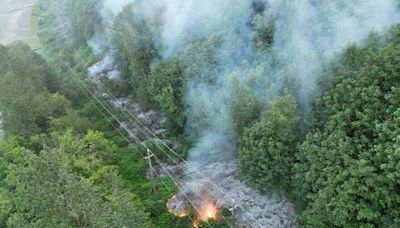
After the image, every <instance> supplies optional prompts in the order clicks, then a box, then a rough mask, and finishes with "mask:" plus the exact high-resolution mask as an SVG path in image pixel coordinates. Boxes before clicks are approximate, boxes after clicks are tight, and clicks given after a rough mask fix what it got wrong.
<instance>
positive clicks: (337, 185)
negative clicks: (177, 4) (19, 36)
mask: <svg viewBox="0 0 400 228" xmlns="http://www.w3.org/2000/svg"><path fill="white" fill-rule="evenodd" d="M389 1H390V0H388V2H389ZM155 2H156V1H155ZM196 2H197V1H196ZM221 2H226V1H221ZM235 2H236V3H237V4H234V6H229V5H230V4H229V3H226V4H227V6H229V7H228V8H229V9H230V11H227V12H226V14H224V16H221V17H222V19H220V18H219V17H218V18H217V19H215V18H213V17H211V18H208V19H205V22H204V23H205V24H206V25H207V26H203V27H202V25H203V24H201V23H199V26H198V27H196V26H193V27H192V26H191V27H190V29H191V30H190V32H191V33H190V34H184V35H182V36H179V37H174V38H177V39H178V38H179V39H180V40H178V41H179V43H178V41H176V40H174V41H173V43H174V45H175V46H174V48H173V49H166V48H165V45H166V43H167V42H171V39H166V38H165V37H166V35H165V34H164V33H163V32H164V30H165V28H166V27H167V25H166V24H167V23H165V22H164V21H163V20H164V17H163V15H167V14H168V12H169V11H168V10H166V9H164V8H162V7H156V4H155V3H154V2H153V1H151V3H154V5H155V6H149V5H148V4H146V1H140V0H137V1H134V2H133V3H126V4H123V5H124V6H123V7H121V9H120V10H118V11H115V10H113V9H108V10H107V6H108V4H109V1H102V0H85V1H69V0H58V1H53V0H38V1H37V2H36V3H35V5H34V8H33V12H32V29H33V30H34V32H35V33H36V34H37V36H38V37H39V39H40V41H41V45H42V46H43V50H42V51H41V53H40V54H39V53H37V52H35V51H33V50H31V49H30V47H29V46H28V45H26V44H24V43H22V42H14V43H12V44H9V45H6V46H3V45H0V113H1V118H2V125H1V127H2V128H3V131H4V136H3V137H2V138H1V139H0V227H189V226H190V224H191V223H192V222H193V221H191V220H192V218H193V217H194V214H195V213H196V211H192V212H191V213H190V215H189V216H187V217H183V218H179V217H176V216H174V215H173V214H171V213H169V211H168V208H166V207H165V203H166V202H167V200H168V199H169V198H170V197H171V196H172V195H174V194H175V193H176V191H177V188H178V187H179V186H177V185H178V184H177V183H176V182H174V179H173V178H168V177H163V176H162V175H157V176H156V177H154V178H148V172H149V167H148V159H149V158H147V159H144V158H143V156H142V155H143V154H146V153H149V150H150V149H151V151H152V153H154V156H156V157H157V158H159V160H160V161H159V162H160V163H161V162H162V163H161V164H160V163H158V162H157V163H158V164H157V163H156V164H155V166H156V168H159V169H162V168H163V167H162V164H163V163H164V164H173V163H174V162H175V160H174V159H172V158H171V157H169V156H167V155H166V154H165V153H164V150H163V149H164V146H161V147H160V146H158V145H157V144H156V143H154V144H151V143H150V144H146V143H143V142H137V141H136V142H135V141H133V140H130V138H129V136H130V132H129V131H128V132H127V131H125V130H126V129H124V128H121V127H118V126H119V124H120V122H121V121H127V119H129V117H127V116H126V115H124V113H122V111H121V110H117V109H115V107H113V106H112V105H111V104H110V103H109V102H108V100H107V96H102V95H100V94H99V93H96V92H95V91H96V88H97V87H96V85H93V83H91V82H90V81H88V80H85V78H86V74H87V69H88V67H90V66H92V65H93V64H95V63H96V62H97V61H99V59H100V58H102V57H103V56H105V55H108V54H109V53H112V54H110V55H112V57H113V64H114V65H115V67H116V69H117V70H118V72H119V76H118V78H116V79H110V78H107V77H102V78H101V79H100V83H101V85H103V86H104V88H105V89H107V91H109V92H110V93H112V94H114V95H115V96H116V97H130V98H132V99H133V100H135V101H136V102H137V103H138V104H139V105H140V108H141V109H142V110H145V111H147V110H158V111H160V112H161V113H162V114H163V116H165V118H166V122H165V123H164V125H165V126H164V127H165V128H166V133H165V138H168V140H169V141H170V142H171V145H168V146H171V147H173V148H174V150H175V151H176V153H177V154H178V155H179V156H180V157H183V158H184V159H187V160H192V161H193V160H197V159H198V160H203V161H205V162H208V163H210V162H213V161H217V160H218V161H221V160H222V161H224V160H232V159H233V160H237V162H238V164H239V169H240V172H239V173H240V174H239V175H240V178H241V179H243V180H245V183H246V184H247V185H248V186H250V187H251V188H254V189H257V190H258V191H260V192H261V193H262V194H265V195H269V194H271V193H272V192H274V193H275V192H278V193H279V194H281V195H283V196H284V197H286V198H287V199H288V200H289V201H290V202H292V203H293V204H294V205H295V208H296V213H297V214H298V218H297V220H298V221H297V223H298V224H297V225H298V226H299V227H400V181H399V180H400V138H399V135H400V25H397V24H396V23H391V24H390V26H387V27H385V29H384V30H380V31H374V30H373V29H371V31H368V32H367V33H366V35H365V36H363V37H362V38H360V39H359V40H350V41H351V42H348V43H346V45H344V46H343V48H340V47H341V46H340V47H339V46H338V48H337V50H335V53H332V54H331V55H327V56H328V57H329V58H328V57H326V56H325V55H324V54H321V56H322V57H321V58H324V59H326V61H315V60H314V61H311V60H310V61H309V63H308V64H313V63H319V64H320V65H319V66H310V67H308V66H305V67H306V68H307V67H308V68H310V69H312V70H310V72H311V71H312V74H313V76H312V79H313V82H310V81H311V76H309V75H311V73H309V72H308V70H304V69H303V68H301V69H300V68H292V67H293V65H296V64H299V63H303V64H307V61H303V60H301V61H298V60H297V59H296V58H297V57H298V56H294V55H295V54H293V56H292V55H291V53H290V50H291V48H295V47H293V46H290V47H288V48H287V49H288V53H286V52H282V53H281V52H279V50H278V49H279V47H280V46H279V45H281V43H282V42H284V41H281V40H278V39H279V35H280V32H282V30H281V27H280V26H282V24H279V23H278V22H277V21H279V16H281V15H280V14H279V13H277V14H276V15H274V14H273V13H269V11H268V7H269V5H268V2H269V1H248V2H250V4H247V3H242V2H241V1H235ZM243 2H247V1H243ZM265 2H267V3H265ZM307 2H308V1H307ZM312 2H313V3H312V7H315V8H316V9H320V10H321V14H323V13H322V12H323V9H325V8H323V7H327V6H326V5H324V4H328V3H323V2H321V1H312ZM338 2H342V1H339V0H338ZM115 4H116V3H115ZM149 4H150V3H149ZM221 4H222V3H221ZM360 4H361V3H360ZM377 4H379V3H377ZM271 5H273V4H272V3H271ZM288 5H289V4H288ZM227 6H221V9H226V8H224V7H227ZM246 7H247V8H246ZM270 7H271V8H272V6H270ZM287 7H288V8H289V7H290V6H287ZM338 7H339V6H338ZM343 7H344V6H343ZM360 7H361V6H360ZM244 8H245V9H246V10H242V9H244ZM327 8H328V7H327ZM328 9H329V8H328ZM344 9H347V8H345V7H344ZM339 10H341V9H340V8H339ZM216 11H217V10H216ZM288 11H290V10H289V9H288ZM396 12H397V13H398V11H396ZM203 13H204V12H203ZM207 13H215V12H207ZM287 14H289V15H290V12H287ZM327 14H328V13H327ZM350 14H351V12H350ZM192 16H193V18H194V19H196V17H197V16H198V14H195V13H194V14H193V15H192ZM326 17H328V16H326ZM188 20H190V19H188ZM324 20H328V19H327V18H324ZM212 21H214V22H215V28H214V27H213V28H210V27H212V26H208V25H209V24H210V23H211V22H212ZM285 22H288V21H284V22H281V23H283V24H285ZM399 22H400V21H399ZM321 23H322V22H321ZM371 23H372V22H371ZM196 25H197V24H196ZM213 26H214V25H213ZM323 26H325V24H324V25H322V27H323ZM289 28H290V27H289ZM303 29H304V30H307V29H308V28H307V27H304V28H303ZM310 30H311V28H310ZM315 30H316V31H313V32H316V33H319V32H321V31H319V30H318V29H315ZM171 33H172V32H171ZM321 33H322V32H321ZM332 33H333V32H332ZM167 34H169V33H167ZM310 34H312V33H310ZM310 34H306V35H305V36H308V35H310ZM308 38H309V37H308ZM315 39H317V38H316V37H315ZM161 40H163V42H161ZM286 40H289V38H287V39H286ZM175 42H176V43H175ZM322 42H323V41H321V43H322ZM93 43H96V44H97V45H98V46H99V49H100V50H101V51H98V50H95V48H94V47H93ZM328 43H329V42H328ZM178 44H179V45H178ZM317 45H318V44H316V46H317ZM171 46H172V45H171ZM332 46H334V44H332ZM321 47H322V48H324V47H325V46H323V45H321ZM321 47H320V48H321ZM285 50H286V49H285ZM319 51H321V50H319ZM322 52H323V51H322ZM287 55H289V57H288V56H287ZM295 57H296V58H295ZM292 58H293V59H292ZM304 58H305V57H304ZM283 59H285V61H289V60H287V59H290V61H293V63H294V64H292V63H291V64H288V63H287V62H284V61H283ZM296 61H297V62H296ZM296 67H299V66H296ZM270 72H274V73H273V74H271V73H270ZM301 73H304V74H307V75H300V76H299V75H298V74H301ZM314 74H315V75H314ZM308 76H309V78H307V80H309V81H307V83H305V82H304V78H305V77H308ZM306 84H307V85H309V87H307V88H305V85H306ZM110 110H111V112H112V114H111V113H110ZM109 114H111V115H109ZM172 144H174V145H175V144H176V145H179V146H176V147H174V145H172ZM166 146H167V145H166ZM168 146H167V147H168ZM149 148H150V149H149ZM168 148H169V147H168ZM215 151H217V152H215ZM147 155H148V154H147ZM151 172H152V171H151V170H150V173H151ZM228 209H229V208H225V210H223V211H222V214H223V215H224V216H226V217H229V218H230V217H231V216H232V217H233V215H232V214H230V213H231V212H229V210H228ZM198 226H199V227H210V226H211V227H232V226H233V227H235V224H234V221H233V220H232V219H224V220H221V221H208V222H207V221H203V222H200V224H198Z"/></svg>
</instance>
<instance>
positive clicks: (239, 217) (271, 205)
mask: <svg viewBox="0 0 400 228" xmlns="http://www.w3.org/2000/svg"><path fill="white" fill-rule="evenodd" d="M168 169H169V172H170V173H171V174H172V175H173V176H174V177H175V178H177V179H179V180H180V181H179V182H180V183H182V186H181V188H180V192H178V193H177V195H176V198H177V200H181V201H183V202H184V201H187V199H186V197H185V195H186V196H191V195H195V194H196V192H199V193H200V192H204V191H207V192H208V193H209V194H210V195H211V196H212V198H213V199H214V200H215V202H216V204H217V206H218V207H220V208H228V209H230V210H231V211H232V213H233V219H234V221H235V226H237V227H272V228H274V227H281V228H283V227H285V228H286V227H296V226H297V215H296V211H295V208H294V205H293V204H292V203H290V202H288V201H287V200H286V199H285V198H284V197H283V196H279V195H278V194H277V193H275V192H272V193H271V194H269V195H262V194H261V193H260V192H259V191H257V190H254V189H252V188H250V187H247V186H246V184H245V181H244V180H241V179H240V177H239V170H238V165H237V161H236V160H232V161H229V162H215V163H209V164H207V163H202V162H185V164H183V163H182V164H181V165H176V166H168ZM159 174H160V175H161V176H163V177H167V176H168V175H167V173H166V172H165V171H164V170H162V169H159ZM187 204H188V202H187Z"/></svg>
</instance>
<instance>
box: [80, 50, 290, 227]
mask: <svg viewBox="0 0 400 228" xmlns="http://www.w3.org/2000/svg"><path fill="white" fill-rule="evenodd" d="M111 60H112V58H110V57H109V56H108V55H107V54H106V55H105V56H103V58H101V59H100V60H99V61H98V62H97V63H95V64H93V65H92V66H90V67H89V69H88V75H87V79H88V80H89V81H91V82H92V83H93V84H95V85H96V88H97V91H96V92H97V94H98V95H101V96H103V97H104V98H106V100H108V101H109V102H110V104H111V106H112V107H113V108H114V109H115V110H120V111H121V112H125V113H127V111H129V113H130V115H128V119H129V120H127V121H124V122H122V123H121V126H120V128H122V129H125V130H128V132H129V134H134V135H135V138H134V140H136V137H139V139H140V140H142V143H145V142H147V141H151V142H152V143H153V142H157V141H160V140H162V141H163V142H167V143H168V144H170V145H171V144H172V145H174V143H173V142H170V141H169V140H168V139H166V138H165V134H164V133H165V129H164V128H163V125H164V123H165V121H166V119H165V117H163V116H162V115H161V114H160V112H158V111H155V110H149V111H146V112H144V111H142V110H141V109H140V107H139V105H138V104H137V103H136V102H135V101H134V100H133V99H132V98H131V97H123V98H114V97H113V96H112V95H111V94H110V93H109V91H106V90H105V88H104V87H103V86H102V85H101V78H103V77H105V78H109V79H115V78H117V77H118V72H117V71H116V69H115V66H114V65H113V64H112V61H111ZM131 115H134V116H135V118H136V119H135V118H133V117H132V116H131ZM137 120H139V121H140V124H139V123H138V121H137ZM144 126H145V127H146V128H148V129H150V130H151V131H152V132H153V133H154V135H152V137H154V138H149V137H148V134H144V132H146V131H147V130H146V129H144ZM132 139H133V138H132ZM160 143H161V142H160ZM172 147H173V149H174V146H172ZM163 168H164V169H163ZM163 168H162V167H161V166H156V169H157V173H158V175H159V176H161V177H165V178H168V177H169V175H168V174H172V176H173V177H174V179H176V180H178V182H179V183H180V187H179V192H177V194H176V200H177V202H176V203H177V205H180V206H181V207H187V206H189V207H190V206H191V205H190V203H189V202H188V200H187V198H186V197H187V196H188V197H189V198H191V200H192V201H193V202H196V200H199V195H201V194H204V193H207V194H208V195H209V196H210V197H211V198H212V199H213V200H215V203H216V205H217V207H219V208H227V209H230V210H231V211H232V215H233V220H234V222H235V227H249V228H250V227H251V228H253V227H263V228H264V227H268V228H289V227H296V226H297V215H296V211H295V208H294V205H293V204H291V203H290V202H288V201H287V200H286V199H285V198H284V197H283V196H280V195H279V194H277V193H276V192H272V193H271V194H269V195H263V194H261V193H260V192H259V191H257V190H254V189H252V188H250V187H247V186H246V184H245V180H243V179H241V178H240V176H239V168H238V165H237V160H231V161H226V162H214V163H204V162H193V161H188V162H182V163H180V164H175V165H167V164H163ZM165 168H166V169H167V170H168V172H167V171H166V170H165Z"/></svg>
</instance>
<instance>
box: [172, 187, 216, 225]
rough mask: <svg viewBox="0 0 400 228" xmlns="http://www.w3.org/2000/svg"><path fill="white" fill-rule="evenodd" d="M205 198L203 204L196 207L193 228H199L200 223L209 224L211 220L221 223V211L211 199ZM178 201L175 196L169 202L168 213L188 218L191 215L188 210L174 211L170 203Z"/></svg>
mask: <svg viewBox="0 0 400 228" xmlns="http://www.w3.org/2000/svg"><path fill="white" fill-rule="evenodd" d="M203 197H204V198H203V199H202V200H201V201H202V202H201V203H199V204H198V205H195V208H194V209H195V210H194V211H195V219H194V220H193V227H195V228H198V227H199V223H200V221H203V222H208V221H209V220H215V221H219V220H220V215H219V213H220V210H221V209H219V208H217V206H216V203H215V202H214V201H212V200H211V199H210V197H208V196H203ZM174 200H176V195H173V196H172V197H171V198H170V199H169V200H168V202H167V203H166V206H167V208H168V211H169V212H170V213H171V214H174V215H175V216H177V217H180V218H182V217H186V216H188V215H189V211H188V210H181V211H177V210H174V209H173V208H172V207H171V205H170V204H169V202H171V201H174Z"/></svg>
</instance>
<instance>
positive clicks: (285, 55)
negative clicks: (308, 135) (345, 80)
mask: <svg viewBox="0 0 400 228" xmlns="http://www.w3.org/2000/svg"><path fill="white" fill-rule="evenodd" d="M105 2H106V4H105V6H106V7H108V8H110V9H111V10H112V11H113V12H114V13H118V12H119V11H120V10H121V7H122V6H123V5H124V4H127V3H128V2H130V1H123V0H120V1H111V0H106V1H105ZM133 4H134V7H137V8H140V10H138V12H141V13H143V14H144V15H146V14H149V15H150V14H151V12H152V11H153V10H155V9H159V8H162V9H164V11H163V12H164V13H163V15H162V17H163V18H162V22H163V23H162V27H161V31H160V34H161V35H160V37H159V40H158V42H159V46H160V47H161V56H162V57H163V58H169V57H170V56H174V55H176V54H178V53H181V52H184V51H185V49H186V48H187V47H188V46H189V45H191V44H192V43H194V42H198V41H205V40H207V39H210V38H211V37H215V36H216V37H220V39H221V44H220V45H219V46H217V47H216V50H215V51H216V52H217V53H218V58H217V61H218V70H217V71H213V70H209V69H207V67H204V72H203V73H204V74H206V75H207V74H215V75H209V76H212V77H213V78H214V79H215V81H216V82H215V83H214V84H209V83H204V82H201V81H199V80H197V79H196V75H193V79H192V80H191V82H190V83H189V87H188V88H187V94H186V96H185V98H184V99H185V102H186V104H187V107H188V109H189V110H190V111H189V112H188V113H190V115H189V117H188V119H189V121H188V127H187V129H188V132H189V133H191V132H196V136H197V137H198V143H197V144H196V145H195V147H194V148H193V149H192V150H191V151H190V154H189V159H197V158H199V157H202V155H204V157H212V158H213V159H214V157H213V156H209V153H210V152H211V153H213V152H215V153H217V154H218V153H220V152H221V151H224V152H227V151H228V152H229V151H230V152H229V153H230V154H231V155H232V154H233V152H234V150H235V142H236V136H235V133H234V130H233V127H232V120H231V116H230V114H229V111H228V108H227V103H228V101H229V100H230V99H232V98H231V97H230V93H229V86H228V85H227V84H228V81H229V80H230V78H231V77H232V75H237V77H238V78H239V81H240V82H242V83H243V84H245V85H247V86H248V87H250V88H251V89H252V92H253V93H254V95H256V96H259V97H260V99H262V100H267V99H268V98H270V97H271V96H273V95H274V93H275V91H276V90H278V89H279V88H278V87H279V86H280V83H279V79H280V78H281V77H283V76H289V78H292V79H294V80H296V81H297V82H298V83H299V85H300V86H301V88H300V94H298V95H299V97H298V99H299V100H300V102H303V103H304V104H305V105H307V103H308V102H309V101H310V99H311V98H312V96H313V94H314V91H315V89H316V88H315V87H316V77H317V76H318V74H319V73H320V71H321V70H322V66H323V65H324V64H327V63H329V61H331V60H332V59H333V58H334V56H335V54H337V53H339V52H340V51H341V50H343V49H344V48H345V47H346V46H347V45H349V44H351V43H353V42H361V41H363V39H365V38H366V37H367V36H368V34H369V33H370V32H373V31H374V32H381V31H384V30H386V29H388V28H389V27H390V26H391V25H393V24H396V23H398V22H400V14H399V9H398V3H397V1H396V0H379V1H377V0H331V1H323V0H218V1H216V0H146V1H139V0H136V1H134V3H133ZM254 6H257V9H256V10H255V7H254ZM256 11H258V12H256ZM271 23H272V24H274V34H273V43H272V46H271V48H270V50H269V51H260V50H257V49H256V48H255V45H254V38H255V37H254V36H255V31H254V28H257V27H259V26H261V27H262V26H263V25H266V24H271ZM191 60H193V61H195V60H196V58H193V59H188V60H187V61H191ZM194 64H197V63H194ZM198 64H199V65H201V64H202V63H201V62H199V63H198ZM203 73H200V74H203ZM254 82H256V83H254ZM206 155H207V156H206Z"/></svg>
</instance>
